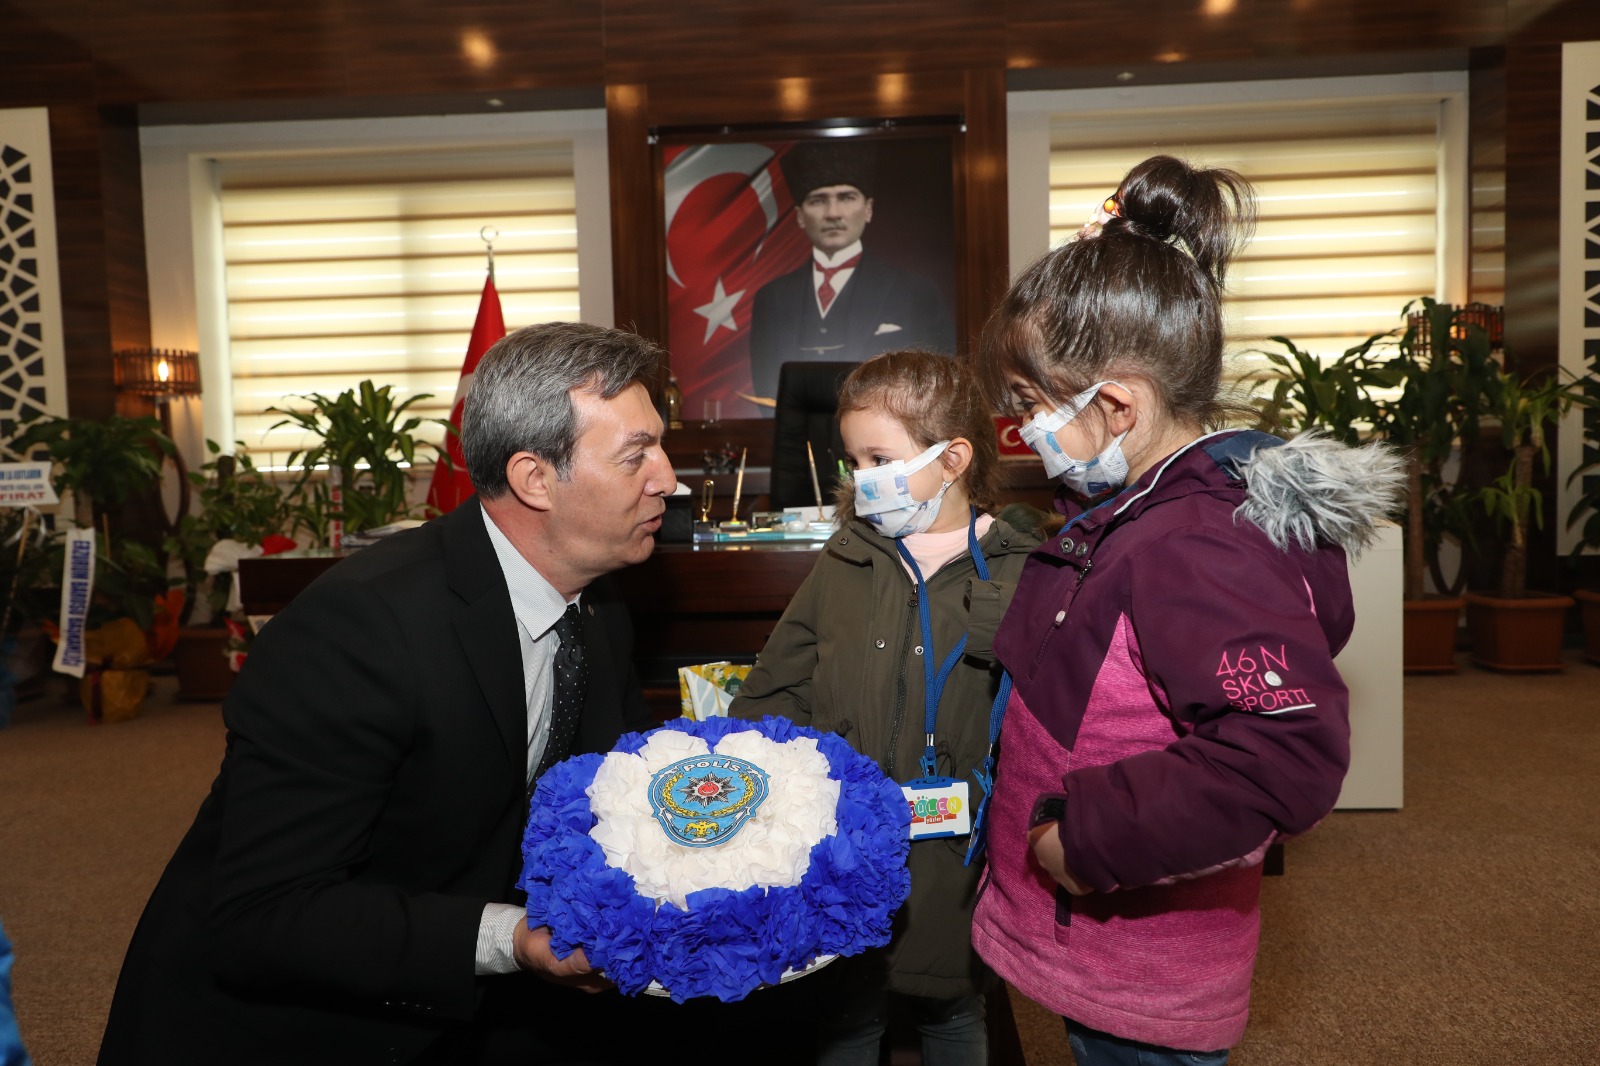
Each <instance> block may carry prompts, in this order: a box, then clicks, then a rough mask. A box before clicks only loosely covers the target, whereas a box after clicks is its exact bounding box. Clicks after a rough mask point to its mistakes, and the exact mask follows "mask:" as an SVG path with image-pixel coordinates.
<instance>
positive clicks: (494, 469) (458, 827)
mask: <svg viewBox="0 0 1600 1066" xmlns="http://www.w3.org/2000/svg"><path fill="white" fill-rule="evenodd" d="M658 358H659V352H658V351H657V349H656V348H655V347H654V346H653V345H652V344H650V343H649V342H647V341H644V340H642V339H640V338H638V337H636V336H633V335H630V334H626V333H622V332H619V331H616V330H608V329H601V328H599V327H594V326H585V325H579V324H573V323H554V324H547V325H540V326H531V327H528V328H526V329H522V330H518V331H517V332H515V333H512V334H511V335H509V336H507V337H506V338H505V339H504V340H502V341H501V342H500V343H498V344H496V345H495V346H494V347H493V348H492V349H491V350H490V351H489V352H488V353H487V354H486V355H485V356H484V358H483V361H482V362H481V363H480V364H479V367H478V370H477V373H476V376H475V379H474V385H473V393H472V395H471V397H470V398H469V399H468V401H467V405H466V412H465V415H464V418H463V423H464V424H463V426H462V438H463V440H462V444H463V450H464V453H465V455H466V457H467V465H468V469H469V472H470V473H471V475H472V480H473V484H474V486H475V487H476V488H477V489H478V493H479V496H478V498H477V499H476V500H473V501H468V502H466V503H464V504H463V505H462V506H461V507H459V508H458V509H457V510H455V511H453V512H451V513H450V514H448V515H446V516H444V517H443V518H440V519H438V520H437V521H434V522H430V523H428V524H427V525H425V526H423V527H422V528H421V529H418V530H415V531H412V532H409V533H402V534H399V535H397V536H395V537H392V538H389V539H387V540H385V541H383V542H381V543H380V544H378V545H376V546H374V547H371V548H366V549H363V550H362V551H361V552H359V553H357V554H355V555H353V556H352V557H351V558H349V559H347V560H345V561H344V562H341V563H340V564H339V565H338V566H336V567H334V568H333V569H332V570H330V571H329V572H328V573H327V574H326V575H325V576H323V577H322V578H321V579H319V580H318V581H317V582H316V583H314V584H313V585H312V586H311V587H310V588H308V589H307V590H306V591H305V592H303V593H302V594H301V595H300V596H299V597H298V598H296V600H295V601H294V602H293V603H292V604H290V605H289V607H288V608H286V609H285V610H284V611H283V613H281V614H280V615H278V616H277V617H276V618H275V619H274V620H273V621H272V623H271V624H270V625H269V626H268V627H267V628H266V629H265V630H263V632H262V633H261V635H260V637H259V638H258V640H257V642H256V644H255V646H254V648H253V649H252V651H251V656H250V660H249V662H248V664H247V665H246V667H245V669H244V671H243V672H242V673H241V674H240V676H239V679H238V682H237V684H236V685H235V686H234V689H233V692H232V694H231V695H230V696H229V698H228V701H227V703H226V704H225V705H224V707H223V715H224V718H225V720H226V722H227V726H228V749H227V754H226V756H225V758H224V760H223V764H222V770H221V773H220V774H219V775H218V777H217V779H216V782H215V783H214V784H213V785H212V789H211V795H210V796H209V797H208V798H207V799H206V801H205V803H204V804H203V805H202V806H201V809H200V813H199V815H198V816H197V817H196V819H195V823H194V825H193V827H192V828H191V829H190V830H189V833H188V835H187V836H186V837H185V838H184V840H183V842H182V843H181V844H180V845H179V847H178V851H177V854H176V855H175V856H174V857H173V859H172V862H171V863H170V864H169V865H168V867H167V871H166V874H165V875H164V876H163V878H162V880H161V883H160V884H159V885H158V886H157V888H156V891H155V894H154V896H153V897H152V899H151V901H150V904H149V906H148V907H147V908H146V911H145V914H144V917H143V918H142V919H141V921H140V924H139V928H138V930H137V931H136V932H135V934H134V938H133V943H132V945H131V946H130V947H129V949H128V955H127V959H126V961H125V963H124V966H123V972H122V977H121V979H120V981H119V983H118V988H117V994H116V998H115V1001H114V1002H113V1004H112V1011H111V1018H110V1021H109V1023H108V1025H107V1030H106V1035H105V1040H104V1043H103V1045H102V1047H101V1052H100V1061H101V1062H102V1063H106V1064H119V1063H143V1062H152V1063H153V1062H163V1063H170V1062H186V1063H188V1062H194V1063H203V1062H217V1063H224V1062H225V1063H230V1064H237V1063H252V1062H296V1063H311V1062H329V1063H341V1064H342V1063H357V1062H411V1061H439V1062H452V1063H455V1062H491V1061H502V1059H503V1058H513V1059H515V1060H516V1061H521V1062H547V1061H566V1060H567V1056H568V1054H569V1053H570V1049H565V1048H562V1047H561V1046H560V1045H561V1043H562V1041H563V1040H565V1039H566V1038H568V1037H573V1036H577V1035H581V1033H582V1031H583V1030H582V1026H581V1025H580V1024H579V1023H578V1022H577V1018H579V1017H580V1016H581V1015H582V1014H583V1012H584V1010H585V1007H586V1004H585V1003H584V1000H586V999H587V998H588V997H584V996H582V994H581V992H579V991H574V988H576V989H593V988H596V987H599V986H600V985H601V984H602V983H603V982H602V981H601V979H600V978H598V977H597V976H596V975H594V974H592V973H590V972H589V967H588V965H587V962H586V961H585V960H584V958H583V957H582V953H581V952H579V953H575V954H574V955H572V956H569V957H568V958H567V959H565V960H557V959H555V958H554V957H553V955H552V954H551V952H550V949H549V939H548V933H547V931H545V930H542V929H534V930H530V929H528V928H527V923H526V922H525V921H524V920H523V911H522V908H521V906H520V905H519V900H518V897H517V895H516V893H515V891H514V888H513V885H514V883H515V881H516V879H517V875H518V873H519V869H520V854H519V842H520V840H521V831H522V825H523V822H524V821H525V819H526V816H527V802H526V797H527V795H528V792H529V790H530V789H531V787H532V782H533V779H534V778H535V777H536V776H537V774H538V773H540V772H542V771H543V770H544V769H545V768H548V766H549V765H550V764H551V763H553V762H554V761H557V760H558V759H560V758H562V757H565V756H566V755H568V754H571V753H576V752H585V751H603V750H607V749H608V748H610V746H611V745H612V743H614V741H615V740H616V738H617V736H618V735H620V734H621V733H622V732H624V731H626V730H629V729H639V728H644V727H646V726H648V724H649V715H648V712H647V711H646V709H645V706H644V702H643V699H642V697H641V695H640V692H639V687H638V683H637V680H636V679H635V677H634V674H633V670H632V667H631V665H630V654H631V647H632V631H631V628H630V626H629V623H628V619H627V614H626V611H625V610H624V609H623V607H622V606H621V605H620V603H618V602H617V601H616V600H615V598H614V597H613V595H612V594H611V592H610V590H609V589H608V588H607V587H606V585H605V583H603V582H602V583H599V584H595V583H594V582H595V581H596V579H597V578H600V577H601V576H602V575H604V574H606V573H608V572H610V571H612V570H616V569H618V568H620V567H623V566H626V565H628V564H630V563H636V562H639V561H641V560H643V559H644V558H646V557H647V556H648V555H649V554H650V552H651V550H652V548H653V546H654V534H655V532H656V530H657V529H658V528H659V527H660V522H661V515H662V512H663V510H664V508H665V504H664V500H663V497H665V496H666V495H667V494H669V493H670V492H671V491H672V490H673V488H674V487H675V484H676V482H675V480H674V478H673V474H672V468H671V464H670V463H669V462H668V461H667V459H666V456H665V455H664V454H663V452H662V448H661V428H662V427H661V420H660V418H659V417H658V416H657V415H656V413H655V411H654V409H653V407H652V405H651V402H650V397H649V394H648V392H647V390H646V386H645V383H646V382H648V381H651V380H653V378H654V376H655V372H656V366H657V361H658ZM515 972H524V973H533V974H537V975H539V976H542V977H545V978H546V979H547V980H546V981H542V982H540V981H532V980H527V979H523V980H519V979H517V978H515V977H508V976H500V975H504V974H511V973H515ZM563 985H564V986H569V987H561V986H563ZM486 1001H487V1002H486ZM507 1018H511V1019H513V1020H514V1021H515V1022H517V1023H518V1024H517V1026H516V1029H517V1031H518V1032H517V1037H516V1040H512V1041H508V1040H506V1037H507V1030H505V1029H503V1028H502V1027H500V1024H499V1023H501V1022H503V1021H504V1020H505V1019H507ZM517 1041H521V1042H520V1043H519V1042H517ZM530 1041H531V1043H530Z"/></svg>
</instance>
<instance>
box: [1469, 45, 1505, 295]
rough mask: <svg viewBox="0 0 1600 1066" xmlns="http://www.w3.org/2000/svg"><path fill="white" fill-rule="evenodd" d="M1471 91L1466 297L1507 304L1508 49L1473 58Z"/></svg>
mask: <svg viewBox="0 0 1600 1066" xmlns="http://www.w3.org/2000/svg"><path fill="white" fill-rule="evenodd" d="M1467 96H1468V118H1467V124H1468V130H1467V139H1468V142H1469V143H1468V148H1467V153H1468V172H1469V181H1470V184H1471V192H1470V195H1471V198H1472V215H1471V219H1472V235H1471V241H1470V242H1469V253H1470V260H1469V264H1468V273H1467V278H1468V290H1467V293H1468V299H1469V300H1473V301H1478V302H1483V303H1490V304H1504V303H1505V299H1506V292H1505V257H1506V240H1505V227H1506V217H1505V212H1506V68H1505V49H1503V48H1493V49H1482V50H1480V52H1479V53H1477V54H1474V56H1473V57H1472V68H1471V72H1470V74H1469V82H1468V89H1467Z"/></svg>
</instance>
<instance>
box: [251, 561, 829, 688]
mask: <svg viewBox="0 0 1600 1066" xmlns="http://www.w3.org/2000/svg"><path fill="white" fill-rule="evenodd" d="M821 547H822V545H821V542H817V543H801V544H779V543H774V544H740V545H717V546H706V545H700V546H695V545H688V544H663V545H658V546H657V547H656V550H655V552H654V553H653V554H652V555H651V556H650V558H649V559H647V560H645V561H644V562H642V563H640V564H639V565H638V566H630V567H628V568H626V569H624V570H620V571H618V572H617V573H616V574H614V575H612V578H613V580H615V581H616V583H617V587H618V589H619V590H620V591H621V593H622V597H623V599H624V600H625V601H626V602H627V604H628V608H629V610H630V611H631V612H632V614H633V626H634V665H635V667H636V668H637V670H638V672H639V680H640V683H641V684H643V685H644V687H645V695H646V698H647V699H648V700H649V701H650V705H651V708H652V709H653V710H655V711H656V712H657V713H658V714H660V715H661V716H662V717H664V718H672V717H676V716H677V713H678V667H680V666H688V665H691V664H693V663H705V662H716V661H719V660H722V659H727V660H731V661H733V662H754V661H755V657H756V654H757V653H758V652H759V651H760V650H761V649H762V647H763V646H764V645H765V644H766V642H767V635H768V634H769V633H771V632H772V626H773V624H774V623H775V622H777V620H778V618H779V617H780V616H781V615H782V614H783V611H784V608H785V607H787V606H788V605H789V600H790V599H791V598H792V597H793V596H794V594H795V591H796V590H797V589H799V587H800V583H801V582H802V581H804V580H805V579H806V575H807V574H809V573H811V568H812V566H814V565H815V564H816V561H817V557H818V552H819V551H820V550H821ZM340 558H342V556H339V555H335V554H333V553H331V552H324V553H320V554H315V555H311V554H301V553H298V552H296V553H292V554H289V555H283V556H268V557H266V558H263V559H244V560H242V561H241V562H240V565H239V594H240V597H241V598H242V599H243V601H244V609H245V613H246V614H252V615H271V614H276V613H277V612H278V611H280V610H282V609H283V607H284V605H285V604H287V603H288V602H289V601H290V600H292V599H294V597H295V596H296V595H297V594H298V593H299V592H300V590H301V589H303V588H305V587H306V586H307V585H309V584H310V583H311V582H312V581H314V580H315V579H316V578H317V576H318V575H319V574H321V573H322V572H323V571H324V570H327V569H328V568H329V567H331V566H333V565H334V564H335V563H337V562H338V561H339V560H340Z"/></svg>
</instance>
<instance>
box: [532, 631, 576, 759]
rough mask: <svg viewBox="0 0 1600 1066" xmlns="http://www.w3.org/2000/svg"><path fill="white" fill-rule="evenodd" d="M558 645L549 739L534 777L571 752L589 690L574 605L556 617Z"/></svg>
mask: <svg viewBox="0 0 1600 1066" xmlns="http://www.w3.org/2000/svg"><path fill="white" fill-rule="evenodd" d="M555 630H556V636H557V637H559V638H560V640H561V646H560V647H559V648H557V649H556V658H555V663H554V668H555V695H554V696H553V697H552V698H551V700H550V739H549V740H548V741H546V742H545V746H544V755H543V757H541V758H540V759H539V769H538V770H536V771H534V775H533V776H534V780H538V779H539V778H540V777H542V776H544V772H545V771H546V770H548V769H550V767H552V766H554V765H555V764H556V763H558V762H560V761H561V760H562V759H565V758H566V757H567V756H568V755H569V754H571V753H572V741H573V739H574V738H575V737H577V735H578V719H579V718H580V717H581V716H582V715H583V701H584V697H585V696H586V695H587V693H588V691H589V663H588V660H587V659H586V658H585V657H584V654H583V619H582V617H580V616H579V614H578V605H577V604H575V603H569V604H567V609H566V611H565V612H563V613H562V615H561V619H560V621H558V622H556V625H555Z"/></svg>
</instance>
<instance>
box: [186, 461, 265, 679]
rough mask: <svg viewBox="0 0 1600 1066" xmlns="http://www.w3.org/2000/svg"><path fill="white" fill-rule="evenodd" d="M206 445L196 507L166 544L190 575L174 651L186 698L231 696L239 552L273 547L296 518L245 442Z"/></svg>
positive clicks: (195, 484) (194, 482)
mask: <svg viewBox="0 0 1600 1066" xmlns="http://www.w3.org/2000/svg"><path fill="white" fill-rule="evenodd" d="M206 450H207V452H208V453H209V456H210V457H209V458H208V459H207V460H206V462H205V463H204V464H202V465H201V467H200V469H199V470H195V471H191V472H190V473H189V483H190V486H191V490H192V492H193V495H194V499H195V502H196V504H197V506H196V507H194V508H193V509H192V510H191V512H190V513H188V514H185V515H184V516H183V517H181V518H180V519H178V521H177V523H175V525H174V526H173V529H172V532H171V533H169V534H168V536H167V538H166V540H165V542H164V545H163V546H164V547H165V548H166V550H167V552H168V554H169V555H170V556H171V557H172V558H174V559H176V560H177V561H178V562H179V563H180V564H181V566H182V568H183V575H184V591H185V597H184V613H183V617H182V619H181V622H182V628H180V629H179V631H178V643H177V647H176V648H175V649H174V651H173V660H174V663H175V665H176V667H177V672H178V695H179V698H180V699H195V700H214V699H221V698H222V697H223V696H225V695H227V692H228V689H229V687H230V686H231V685H232V682H233V677H234V671H233V669H232V668H231V667H230V666H229V660H228V656H227V650H228V646H229V644H230V641H231V639H232V638H231V635H230V631H229V628H228V626H227V624H226V623H227V621H228V610H227V604H228V598H229V593H230V591H231V589H232V581H231V575H232V573H233V570H234V568H236V567H237V565H238V564H237V560H238V558H239V556H240V555H242V554H258V553H259V552H260V551H261V549H262V548H263V546H266V547H267V548H268V549H269V550H271V549H272V548H273V547H275V546H274V545H273V544H272V542H273V541H274V540H284V539H285V538H284V537H283V534H284V531H286V530H287V529H289V527H290V525H291V524H292V519H291V517H290V514H289V502H288V500H287V498H286V496H285V494H284V491H283V489H282V488H281V487H280V486H279V485H278V483H277V482H276V481H274V480H273V478H272V477H271V475H270V474H267V473H265V472H263V471H261V470H259V469H257V467H256V465H255V463H254V462H253V461H252V460H251V458H250V456H249V454H248V453H246V452H244V451H243V449H242V446H241V448H240V450H239V451H238V453H237V454H236V455H225V454H223V453H222V449H221V447H220V446H219V445H218V444H217V443H216V442H215V441H211V440H208V441H206ZM287 543H288V544H292V541H291V542H287Z"/></svg>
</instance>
